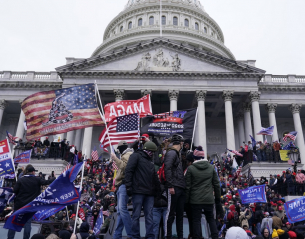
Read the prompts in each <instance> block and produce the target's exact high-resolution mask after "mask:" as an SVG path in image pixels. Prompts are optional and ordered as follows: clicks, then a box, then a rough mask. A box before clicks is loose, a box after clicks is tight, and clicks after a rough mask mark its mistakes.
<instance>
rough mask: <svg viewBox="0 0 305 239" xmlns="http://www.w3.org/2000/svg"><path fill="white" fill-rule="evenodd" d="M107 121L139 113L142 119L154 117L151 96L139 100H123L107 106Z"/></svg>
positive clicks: (105, 108)
mask: <svg viewBox="0 0 305 239" xmlns="http://www.w3.org/2000/svg"><path fill="white" fill-rule="evenodd" d="M104 111H105V120H106V122H110V121H111V120H112V119H114V118H116V117H118V116H124V115H130V114H136V113H138V114H139V115H140V118H143V117H145V116H147V115H152V109H151V103H150V95H145V96H143V97H142V98H141V99H138V100H121V101H118V102H113V103H109V104H107V105H105V107H104Z"/></svg>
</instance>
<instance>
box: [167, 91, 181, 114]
mask: <svg viewBox="0 0 305 239" xmlns="http://www.w3.org/2000/svg"><path fill="white" fill-rule="evenodd" d="M168 97H169V100H170V111H176V110H177V104H178V97H179V91H178V90H169V91H168Z"/></svg>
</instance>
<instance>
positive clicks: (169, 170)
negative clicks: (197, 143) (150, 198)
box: [164, 148, 186, 189]
mask: <svg viewBox="0 0 305 239" xmlns="http://www.w3.org/2000/svg"><path fill="white" fill-rule="evenodd" d="M164 173H165V178H166V184H165V185H166V186H167V187H168V188H173V187H179V188H183V189H185V186H186V185H185V179H184V174H183V168H182V162H181V159H180V155H179V152H178V151H177V150H176V149H174V148H170V149H169V150H168V151H167V153H166V154H165V156H164Z"/></svg>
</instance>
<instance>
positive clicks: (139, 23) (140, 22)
mask: <svg viewBox="0 0 305 239" xmlns="http://www.w3.org/2000/svg"><path fill="white" fill-rule="evenodd" d="M142 24H143V20H142V18H140V19H139V20H138V27H140V26H142Z"/></svg>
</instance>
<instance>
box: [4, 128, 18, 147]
mask: <svg viewBox="0 0 305 239" xmlns="http://www.w3.org/2000/svg"><path fill="white" fill-rule="evenodd" d="M6 135H7V138H8V141H9V142H10V143H11V144H13V145H16V144H17V143H18V137H16V136H13V135H11V134H10V133H9V132H7V131H6Z"/></svg>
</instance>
